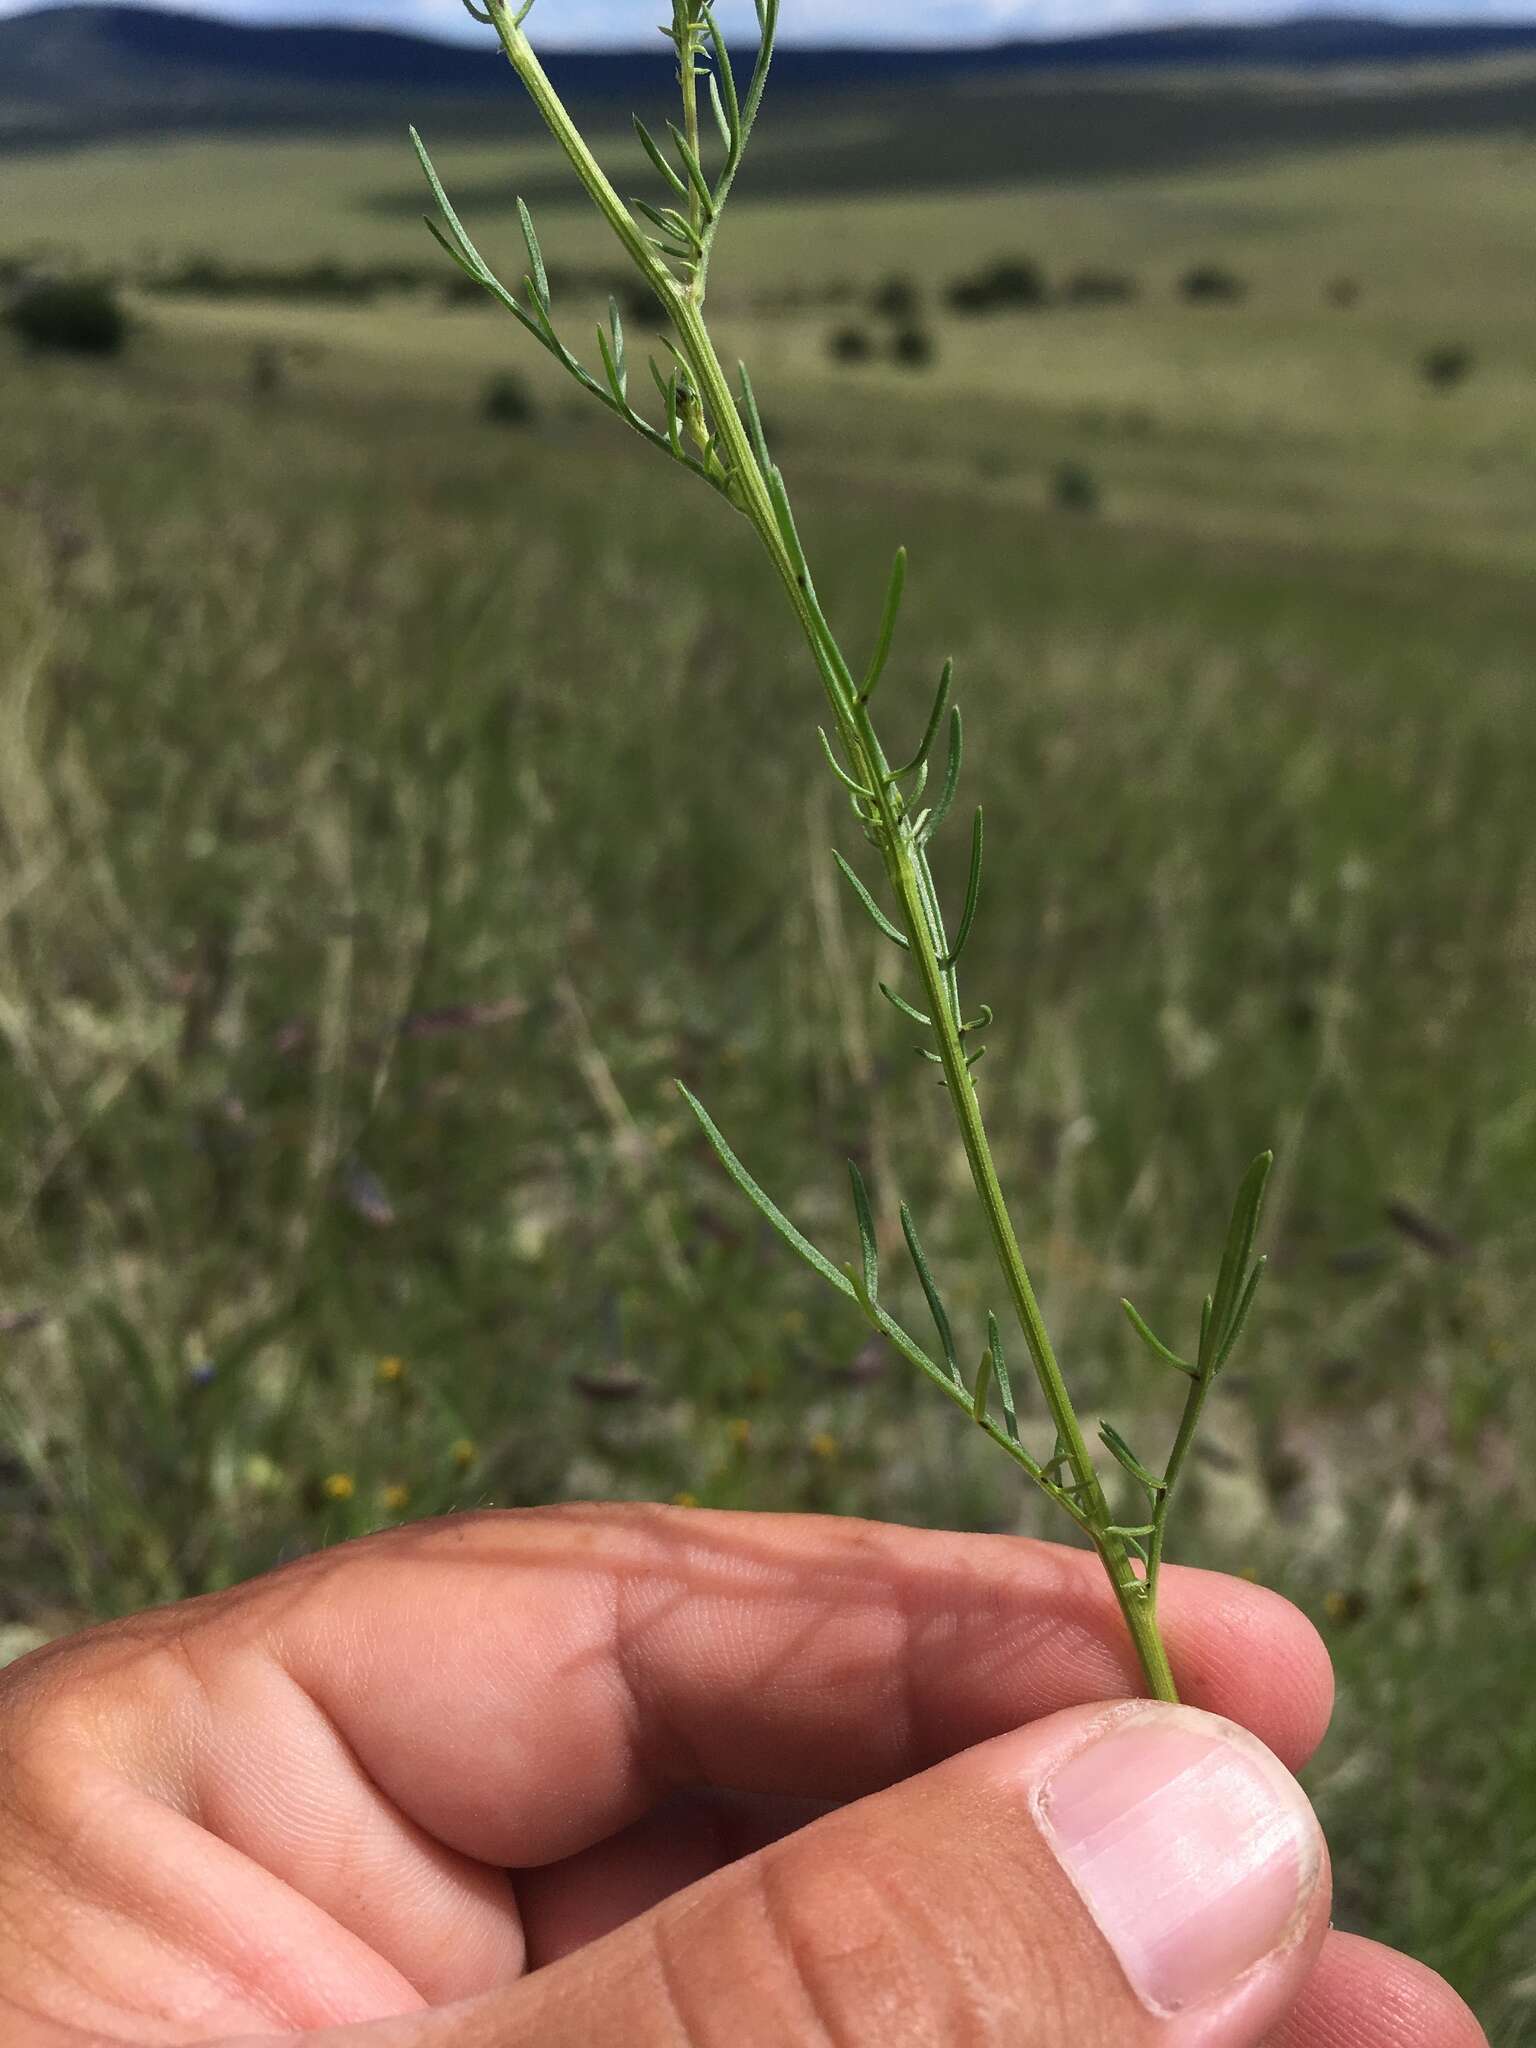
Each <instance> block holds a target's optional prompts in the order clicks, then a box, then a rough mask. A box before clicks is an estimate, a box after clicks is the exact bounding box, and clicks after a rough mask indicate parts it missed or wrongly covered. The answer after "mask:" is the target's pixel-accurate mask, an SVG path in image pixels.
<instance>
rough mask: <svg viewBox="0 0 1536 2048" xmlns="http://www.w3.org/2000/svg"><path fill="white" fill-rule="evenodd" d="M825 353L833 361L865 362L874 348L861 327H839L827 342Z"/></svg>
mask: <svg viewBox="0 0 1536 2048" xmlns="http://www.w3.org/2000/svg"><path fill="white" fill-rule="evenodd" d="M827 353H828V354H829V355H830V356H831V358H832V360H833V362H834V363H867V362H868V361H869V359H870V357H871V356H872V355H873V354H874V349H873V348H872V346H871V345H870V339H869V336H868V335H867V334H866V333H865V331H864V329H863V328H862V327H839V328H838V330H837V332H836V333H835V334H834V335H833V337H832V339H831V340H830V341H829V342H828V343H827Z"/></svg>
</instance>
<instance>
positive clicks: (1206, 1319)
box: [1195, 1295, 1215, 1380]
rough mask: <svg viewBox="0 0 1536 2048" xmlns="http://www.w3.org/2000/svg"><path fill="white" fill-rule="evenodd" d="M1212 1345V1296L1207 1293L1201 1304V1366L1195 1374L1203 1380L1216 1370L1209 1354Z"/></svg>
mask: <svg viewBox="0 0 1536 2048" xmlns="http://www.w3.org/2000/svg"><path fill="white" fill-rule="evenodd" d="M1210 1345H1211V1297H1210V1296H1209V1295H1207V1296H1206V1297H1205V1299H1204V1301H1202V1302H1201V1304H1200V1366H1199V1370H1198V1372H1197V1373H1196V1375H1195V1377H1196V1378H1197V1379H1202V1380H1203V1379H1205V1378H1206V1377H1207V1376H1208V1375H1209V1373H1211V1372H1214V1370H1215V1366H1214V1364H1213V1363H1212V1362H1211V1359H1210V1356H1209V1353H1210Z"/></svg>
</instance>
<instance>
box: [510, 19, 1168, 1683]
mask: <svg viewBox="0 0 1536 2048" xmlns="http://www.w3.org/2000/svg"><path fill="white" fill-rule="evenodd" d="M489 6H490V13H491V18H492V21H493V23H494V25H495V28H496V32H497V35H498V36H499V38H500V40H501V44H502V47H503V49H504V50H505V52H506V55H507V57H508V59H509V61H510V62H511V64H512V67H513V69H514V70H515V71H516V72H517V75H518V77H519V79H520V80H521V81H522V83H523V85H524V87H525V88H526V90H527V91H528V93H529V96H530V97H531V98H532V100H533V102H534V105H535V106H536V107H537V108H538V110H539V113H540V114H541V116H542V117H543V119H544V121H545V124H546V125H547V126H548V128H549V130H550V132H551V134H552V135H553V136H554V138H555V140H556V141H557V142H558V143H559V145H560V147H561V149H562V150H563V151H564V153H565V155H566V156H567V157H568V158H569V160H570V162H571V165H572V167H573V168H574V169H575V171H576V174H577V176H578V177H579V178H580V180H581V182H582V184H583V185H584V186H585V188H586V190H587V192H588V194H589V196H590V197H591V199H592V200H593V202H594V204H595V205H596V206H597V208H598V211H599V212H600V213H601V214H602V215H603V217H604V219H605V220H607V221H608V223H609V225H610V226H611V227H612V229H613V231H614V233H615V235H616V236H617V237H618V239H619V241H620V242H621V243H622V245H623V246H624V248H625V249H626V250H627V251H628V253H629V255H630V256H631V258H632V259H633V261H634V262H635V264H636V265H637V267H638V268H639V270H640V271H641V273H642V274H643V275H644V277H645V278H646V279H647V281H648V282H649V283H650V285H651V287H652V288H653V290H654V291H655V292H656V295H657V297H658V299H659V300H660V301H661V303H662V305H663V306H664V307H665V309H666V311H667V313H668V314H669V316H670V317H671V319H672V322H673V325H674V327H675V328H676V331H677V335H678V340H679V345H680V353H681V354H682V356H683V357H684V359H685V361H686V362H687V364H688V366H689V368H690V370H691V371H692V373H693V376H694V379H695V385H696V391H697V397H698V400H699V401H700V403H701V404H702V407H703V409H704V412H705V414H706V416H707V418H708V421H709V423H710V427H711V428H712V431H713V436H714V441H715V443H716V444H717V446H718V448H719V450H720V451H721V454H722V456H723V459H724V462H725V466H726V470H727V474H728V476H729V478H730V481H731V495H732V497H733V499H734V501H735V502H736V504H737V505H738V506H739V508H740V509H741V511H742V512H743V513H744V514H745V515H746V517H747V518H748V519H749V520H750V522H751V524H752V526H753V527H754V528H755V530H756V532H757V534H758V537H759V539H760V540H761V541H762V544H763V546H764V548H765V549H766V550H767V553H768V556H769V559H770V560H771V561H772V563H773V566H774V568H775V569H776V570H777V572H778V574H779V577H780V580H781V581H782V583H783V584H784V587H785V590H786V592H787V594H788V596H789V600H790V603H791V605H792V607H793V609H794V612H795V616H796V618H797V620H798V621H799V624H800V628H801V631H802V632H803V634H804V635H805V639H806V642H807V645H808V646H809V648H810V651H811V655H812V658H813V659H814V660H815V662H816V665H817V668H818V670H819V671H820V674H821V678H822V683H823V687H824V688H825V690H826V694H827V697H828V701H829V703H830V705H831V709H832V713H833V716H834V718H835V720H836V723H837V727H838V732H839V736H840V738H841V740H842V742H843V746H844V749H845V751H846V753H847V755H848V759H849V761H850V764H851V766H852V770H853V774H854V777H855V779H856V780H857V781H858V782H859V783H861V784H862V786H863V787H864V788H865V789H866V790H867V791H868V792H869V794H870V798H871V801H872V804H873V810H872V812H871V813H870V823H871V825H872V826H873V828H874V836H875V837H876V839H877V841H878V844H879V848H880V853H881V857H882V860H883V862H884V865H885V869H886V874H887V878H888V879H889V882H890V885H891V888H892V891H893V893H894V895H895V897H896V901H897V903H898V905H899V906H900V911H901V927H902V929H903V931H904V934H905V936H906V939H907V942H908V945H909V947H910V950H911V954H912V958H913V961H914V962H915V964H916V967H917V971H918V974H919V976H920V978H921V981H922V984H923V989H924V992H925V995H926V997H927V1001H928V1010H929V1016H930V1019H931V1021H932V1026H933V1031H934V1035H935V1039H936V1043H937V1047H938V1057H939V1062H940V1065H941V1067H942V1069H943V1074H944V1080H945V1084H946V1086H947V1087H948V1090H949V1096H950V1101H951V1104H952V1105H953V1108H954V1112H955V1117H956V1121H957V1124H958V1126H959V1133H960V1139H961V1143H962V1145H963V1146H964V1149H965V1155H966V1160H967V1162H968V1164H969V1167H970V1173H971V1180H972V1183H973V1185H974V1186H975V1189H976V1193H977V1197H978V1199H979V1200H980V1202H981V1206H982V1210H983V1213H984V1214H985V1216H986V1219H987V1229H988V1233H989V1235H990V1237H991V1240H992V1246H993V1250H994V1252H995V1254H996V1257H997V1261H998V1264H999V1266H1000V1267H1001V1269H1002V1273H1003V1277H1004V1280H1005V1282H1006V1285H1007V1288H1008V1293H1009V1297H1010V1299H1011V1301H1012V1303H1013V1307H1014V1311H1015V1314H1016V1315H1017V1317H1018V1321H1019V1326H1020V1328H1021V1330H1022V1331H1023V1334H1024V1339H1025V1343H1026V1345H1027V1347H1028V1349H1029V1354H1030V1359H1031V1362H1032V1364H1033V1366H1034V1371H1035V1377H1036V1379H1037V1381H1038V1382H1039V1385H1040V1390H1041V1393H1042V1394H1043V1396H1044V1399H1045V1404H1046V1407H1047V1409H1048V1411H1049V1413H1050V1416H1051V1420H1052V1422H1053V1423H1054V1424H1055V1427H1056V1431H1057V1437H1058V1441H1059V1444H1060V1447H1061V1450H1062V1452H1063V1453H1064V1455H1065V1459H1066V1462H1067V1464H1068V1465H1069V1466H1070V1468H1071V1473H1072V1481H1073V1484H1072V1488H1071V1501H1070V1503H1069V1505H1070V1506H1071V1507H1072V1511H1073V1513H1074V1519H1076V1520H1077V1521H1078V1523H1079V1525H1080V1526H1081V1527H1082V1528H1084V1529H1085V1530H1086V1531H1087V1533H1088V1534H1089V1536H1090V1537H1091V1539H1092V1541H1093V1544H1094V1547H1095V1549H1096V1550H1097V1552H1098V1554H1099V1557H1100V1559H1101V1561H1102V1563H1103V1565H1104V1568H1105V1571H1106V1572H1107V1574H1108V1576H1109V1579H1110V1583H1111V1585H1112V1586H1113V1588H1114V1592H1115V1598H1116V1600H1117V1601H1118V1603H1119V1606H1120V1610H1121V1613H1122V1615H1123V1616H1124V1618H1125V1623H1126V1626H1127V1628H1128V1630H1129V1632H1130V1635H1131V1639H1132V1642H1133V1643H1134V1645H1135V1648H1136V1652H1137V1656H1138V1658H1139V1659H1140V1662H1141V1666H1142V1670H1143V1673H1144V1675H1145V1678H1146V1681H1147V1685H1148V1687H1149V1689H1150V1690H1151V1692H1152V1695H1153V1697H1154V1698H1158V1699H1164V1700H1176V1699H1177V1698H1178V1693H1177V1691H1176V1689H1175V1686H1174V1681H1173V1674H1172V1671H1171V1669H1170V1667H1169V1663H1168V1657H1167V1653H1166V1651H1165V1649H1164V1646H1163V1642H1162V1638H1161V1635H1160V1633H1159V1630H1158V1626H1157V1610H1156V1598H1155V1585H1154V1584H1153V1582H1152V1579H1151V1575H1150V1574H1149V1577H1148V1579H1147V1580H1141V1579H1138V1577H1137V1575H1136V1572H1135V1569H1134V1566H1133V1564H1132V1562H1131V1554H1130V1551H1129V1549H1128V1547H1127V1545H1126V1543H1125V1542H1124V1540H1123V1539H1122V1538H1121V1537H1119V1536H1118V1535H1116V1534H1114V1533H1113V1531H1112V1526H1111V1515H1110V1511H1109V1505H1108V1502H1107V1500H1106V1498H1105V1495H1104V1490H1103V1486H1102V1484H1101V1483H1100V1480H1099V1478H1098V1475H1097V1471H1096V1469H1095V1466H1094V1462H1093V1458H1092V1455H1091V1453H1090V1452H1089V1449H1088V1445H1087V1442H1086V1439H1085V1438H1084V1435H1083V1431H1082V1426H1081V1424H1080V1423H1079V1421H1078V1418H1077V1413H1076V1410H1075V1409H1074V1408H1073V1405H1072V1401H1071V1397H1070V1395H1069V1394H1068V1392H1067V1387H1066V1383H1065V1381H1064V1380H1063V1378H1062V1373H1061V1368H1060V1366H1059V1364H1058V1363H1057V1359H1056V1355H1055V1351H1054V1349H1053V1348H1052V1345H1051V1340H1050V1337H1049V1334H1048V1333H1047V1330H1046V1326H1045V1319H1044V1317H1043V1315H1042V1314H1041V1311H1040V1305H1039V1302H1038V1300H1037V1298H1036V1295H1035V1291H1034V1286H1033V1284H1032V1282H1031V1280H1030V1277H1029V1272H1028V1269H1027V1267H1026V1266H1025V1263H1024V1256H1023V1253H1022V1251H1021V1249H1020V1246H1019V1241H1018V1237H1017V1234H1016V1232H1015V1230H1014V1227H1013V1222H1012V1219H1011V1217H1010V1215H1009V1213H1008V1206H1007V1202H1006V1200H1005V1199H1004V1195H1003V1190H1002V1185H1001V1182H1000V1180H999V1178H998V1173H997V1167H996V1164H995V1162H994V1160H993V1157H992V1149H991V1145H990V1143H989V1141H988V1138H987V1132H986V1126H985V1123H984V1121H983V1118H982V1113H981V1104H980V1101H979V1099H978V1097H977V1094H976V1085H975V1081H974V1079H973V1078H972V1072H971V1068H970V1065H969V1064H968V1062H967V1058H966V1054H965V1050H964V1046H963V1042H962V1037H961V1023H962V1019H961V1016H960V1009H959V1000H958V995H957V992H956V987H955V981H954V972H953V968H952V966H949V965H946V962H945V961H944V960H943V959H941V957H940V949H941V946H942V944H943V933H942V925H941V923H940V920H939V916H938V910H937V897H936V894H935V891H934V886H933V879H932V875H931V872H930V870H929V866H928V860H927V856H926V853H925V852H924V850H923V848H922V847H921V846H920V845H919V844H918V842H917V838H916V834H915V830H914V827H913V823H912V820H911V818H910V817H909V815H908V811H907V805H906V801H905V799H904V797H903V796H902V794H901V791H900V789H899V786H898V785H897V782H896V780H895V778H894V776H893V775H892V774H891V770H890V765H889V763H888V761H887V759H886V756H885V752H884V749H883V748H882V746H881V744H880V741H879V739H878V738H877V736H876V734H875V730H874V726H873V723H872V722H871V719H870V715H869V710H868V706H867V705H866V703H865V702H864V700H863V699H862V697H861V695H860V692H859V688H858V685H857V683H856V682H855V680H854V678H853V674H852V671H851V670H850V668H849V666H848V663H847V661H846V660H845V659H844V657H843V655H842V653H841V651H840V649H839V647H838V643H837V641H836V639H835V637H834V636H833V634H832V631H831V628H830V627H829V625H828V624H827V621H826V618H825V616H824V614H823V613H822V610H821V606H820V603H819V601H818V599H817V597H816V593H815V589H814V586H813V584H812V581H811V578H810V574H809V572H808V570H807V569H805V568H804V566H803V564H802V562H801V561H799V560H797V558H796V554H795V552H794V551H793V550H792V548H791V546H790V543H789V541H788V540H787V539H786V537H785V535H784V533H783V531H782V530H781V526H780V522H779V516H778V513H777V512H776V510H775V507H774V501H773V494H772V492H771V490H770V488H769V483H768V479H767V478H766V477H765V475H764V473H763V470H762V467H761V465H760V463H759V461H758V458H757V454H756V451H755V449H754V447H753V444H752V439H751V436H750V435H749V433H748V432H747V429H746V427H745V425H744V423H743V421H742V418H741V415H740V412H739V411H738V408H737V405H736V400H735V397H734V395H733V393H732V390H731V387H730V382H729V380H728V378H727V376H726V373H725V370H724V367H723V366H722V364H721V362H720V359H719V356H718V354H717V352H716V350H715V346H714V342H713V340H712V339H711V337H710V334H709V332H708V329H707V327H706V326H705V322H704V314H703V309H702V305H701V304H700V302H699V299H698V297H697V296H696V295H695V293H694V291H693V290H692V289H691V288H689V287H688V286H685V285H682V284H680V283H679V281H678V280H677V278H676V277H675V276H674V275H673V274H672V272H671V271H670V270H669V269H668V268H667V266H666V265H665V264H664V263H663V262H662V261H661V260H660V258H659V257H658V255H657V253H656V252H655V250H654V249H653V248H652V247H651V245H650V243H649V241H648V240H647V238H646V236H645V234H644V232H643V231H642V229H641V228H640V226H639V224H638V222H636V220H635V219H634V217H633V215H632V214H631V213H630V211H629V209H628V207H627V206H625V204H624V202H623V200H622V199H621V198H620V197H619V195H618V193H617V192H616V191H615V190H614V188H613V186H612V184H611V183H610V182H609V180H608V178H607V177H606V175H605V174H604V172H603V170H602V168H601V166H600V165H599V164H598V162H597V160H596V158H595V157H594V156H593V155H592V152H591V150H590V149H589V148H588V147H587V145H586V143H585V141H584V140H583V138H582V136H581V134H580V132H579V131H578V129H577V127H576V125H575V123H574V121H573V120H572V118H571V116H570V114H569V112H568V111H567V109H566V108H565V106H564V104H563V103H562V101H561V99H560V97H559V95H558V93H557V92H556V91H555V88H554V86H553V84H552V83H551V81H550V79H549V76H548V74H547V73H546V72H545V70H544V68H543V66H542V65H541V64H540V62H539V60H538V57H537V56H536V54H535V52H534V50H533V47H532V45H531V44H530V42H529V41H528V38H527V36H526V35H524V33H523V32H522V30H521V29H520V28H519V27H518V26H517V25H516V24H515V22H514V21H513V20H512V17H511V16H510V14H509V13H508V12H507V9H506V5H505V0H489ZM683 70H684V73H685V77H684V86H683V89H684V109H685V119H686V118H687V110H688V106H689V99H690V88H693V93H692V104H693V116H692V124H691V126H690V128H689V129H688V135H689V140H690V143H693V144H696V142H697V132H698V125H697V96H696V82H695V81H694V79H693V78H692V77H691V75H688V74H691V71H692V59H691V57H689V58H687V59H686V61H685V63H684V65H683ZM696 206H697V202H695V207H696ZM1047 1490H1048V1491H1052V1492H1053V1493H1054V1495H1055V1497H1056V1498H1058V1499H1060V1498H1061V1491H1062V1490H1060V1489H1047Z"/></svg>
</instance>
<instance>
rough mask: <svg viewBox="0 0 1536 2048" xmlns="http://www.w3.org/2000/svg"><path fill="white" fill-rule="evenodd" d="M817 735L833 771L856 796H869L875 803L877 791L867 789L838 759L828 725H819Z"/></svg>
mask: <svg viewBox="0 0 1536 2048" xmlns="http://www.w3.org/2000/svg"><path fill="white" fill-rule="evenodd" d="M816 736H817V738H818V739H819V740H820V741H821V745H822V751H823V752H824V753H825V754H826V757H827V760H828V762H829V763H830V764H831V768H832V773H833V774H834V775H835V776H836V777H837V779H838V781H839V782H841V783H842V784H843V785H844V787H845V788H847V789H851V790H852V791H853V793H854V795H855V796H863V797H868V799H869V801H870V802H871V803H873V802H874V801H875V792H874V791H873V790H872V789H866V788H865V787H864V785H863V783H862V782H856V781H855V780H854V778H853V777H852V776H851V775H850V774H849V773H848V771H847V769H846V768H845V767H844V766H843V764H842V762H841V761H839V760H838V758H837V755H836V754H835V753H834V752H833V751H832V742H831V741H830V740H829V739H828V738H827V730H826V727H825V726H822V725H818V726H817V728H816Z"/></svg>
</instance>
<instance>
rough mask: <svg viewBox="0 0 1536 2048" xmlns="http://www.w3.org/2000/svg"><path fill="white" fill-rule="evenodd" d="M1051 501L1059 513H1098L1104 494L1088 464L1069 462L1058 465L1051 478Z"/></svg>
mask: <svg viewBox="0 0 1536 2048" xmlns="http://www.w3.org/2000/svg"><path fill="white" fill-rule="evenodd" d="M1051 500H1052V503H1053V504H1054V505H1055V506H1056V509H1057V510H1058V511H1059V512H1084V513H1087V512H1097V511H1098V509H1099V506H1100V504H1101V503H1102V502H1103V492H1102V491H1101V490H1100V488H1099V480H1098V478H1097V477H1096V476H1095V475H1094V473H1093V471H1092V470H1091V469H1089V467H1088V466H1087V464H1086V463H1083V462H1073V461H1067V462H1062V463H1059V464H1058V465H1057V468H1056V472H1055V474H1054V475H1053V476H1052V478H1051Z"/></svg>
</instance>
